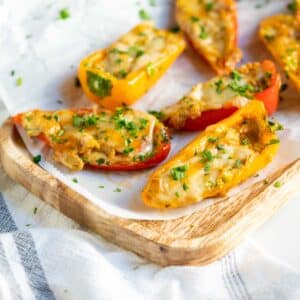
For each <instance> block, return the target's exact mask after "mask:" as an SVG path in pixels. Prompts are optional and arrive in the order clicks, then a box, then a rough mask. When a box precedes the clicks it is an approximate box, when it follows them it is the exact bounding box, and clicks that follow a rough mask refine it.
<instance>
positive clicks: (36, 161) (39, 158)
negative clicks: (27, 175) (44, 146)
mask: <svg viewBox="0 0 300 300" xmlns="http://www.w3.org/2000/svg"><path fill="white" fill-rule="evenodd" d="M41 159H42V156H41V155H40V154H38V155H36V156H34V157H33V159H32V161H33V162H34V163H35V164H38V163H39V162H40V161H41Z"/></svg>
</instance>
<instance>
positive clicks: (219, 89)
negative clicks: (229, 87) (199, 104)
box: [215, 79, 223, 94]
mask: <svg viewBox="0 0 300 300" xmlns="http://www.w3.org/2000/svg"><path fill="white" fill-rule="evenodd" d="M222 85H223V80H222V79H219V80H218V81H216V82H215V86H216V92H217V94H221V93H222V90H223V89H222Z"/></svg>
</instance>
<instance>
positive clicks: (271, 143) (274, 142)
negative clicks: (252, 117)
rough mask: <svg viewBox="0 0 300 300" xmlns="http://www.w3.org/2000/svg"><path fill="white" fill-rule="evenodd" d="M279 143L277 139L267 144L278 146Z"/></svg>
mask: <svg viewBox="0 0 300 300" xmlns="http://www.w3.org/2000/svg"><path fill="white" fill-rule="evenodd" d="M279 143H280V140H278V139H271V140H270V142H269V145H275V144H279Z"/></svg>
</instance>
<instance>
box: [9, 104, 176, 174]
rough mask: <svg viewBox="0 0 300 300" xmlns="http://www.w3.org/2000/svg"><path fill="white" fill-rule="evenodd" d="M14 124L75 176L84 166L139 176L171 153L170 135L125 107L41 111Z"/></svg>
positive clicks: (18, 117) (151, 119)
mask: <svg viewBox="0 0 300 300" xmlns="http://www.w3.org/2000/svg"><path fill="white" fill-rule="evenodd" d="M14 122H15V124H17V125H19V126H21V127H22V128H23V129H24V130H25V131H26V133H27V134H28V136H30V137H32V138H34V137H35V138H38V139H40V140H43V141H44V142H45V143H46V144H47V145H48V146H49V147H50V148H52V150H53V158H54V160H55V161H57V162H59V163H61V164H62V165H64V166H66V167H67V168H69V169H71V170H74V171H76V170H81V169H83V167H84V166H91V167H93V168H97V169H102V170H113V171H130V170H141V169H146V168H150V167H153V166H155V165H157V164H159V163H160V162H161V161H163V160H164V159H165V158H166V157H167V156H168V154H169V152H170V147H171V145H170V138H169V135H168V132H167V129H166V128H165V127H164V125H163V124H162V123H161V122H159V121H158V120H157V119H156V118H154V117H153V116H151V115H150V114H147V113H143V112H139V111H134V110H132V109H129V108H127V107H124V108H119V109H117V110H115V111H114V112H111V111H108V110H105V109H96V110H92V109H79V110H59V111H40V110H34V111H29V112H26V113H22V114H18V115H16V116H15V117H14Z"/></svg>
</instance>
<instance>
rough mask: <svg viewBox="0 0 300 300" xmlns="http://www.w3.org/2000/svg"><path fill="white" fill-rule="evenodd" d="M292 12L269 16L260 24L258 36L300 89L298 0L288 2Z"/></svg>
mask: <svg viewBox="0 0 300 300" xmlns="http://www.w3.org/2000/svg"><path fill="white" fill-rule="evenodd" d="M289 8H290V10H291V11H292V14H290V15H288V14H281V15H276V16H271V17H268V18H267V19H265V20H264V21H262V22H261V24H260V30H259V36H260V38H261V40H262V41H263V43H264V44H265V45H266V47H267V48H268V50H269V51H270V52H271V54H272V55H273V57H274V58H275V59H276V60H277V61H278V62H279V63H280V65H281V66H282V67H283V69H284V71H285V73H286V75H287V78H289V79H290V80H291V81H292V82H293V83H294V85H295V87H296V88H297V89H298V90H299V91H300V41H299V29H300V1H293V2H292V3H290V4H289Z"/></svg>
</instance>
